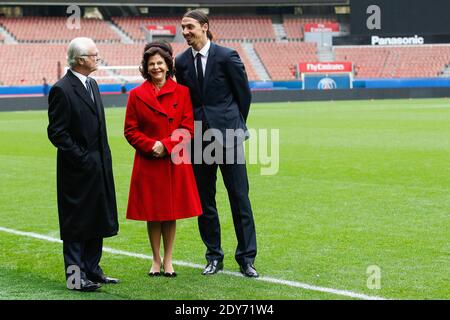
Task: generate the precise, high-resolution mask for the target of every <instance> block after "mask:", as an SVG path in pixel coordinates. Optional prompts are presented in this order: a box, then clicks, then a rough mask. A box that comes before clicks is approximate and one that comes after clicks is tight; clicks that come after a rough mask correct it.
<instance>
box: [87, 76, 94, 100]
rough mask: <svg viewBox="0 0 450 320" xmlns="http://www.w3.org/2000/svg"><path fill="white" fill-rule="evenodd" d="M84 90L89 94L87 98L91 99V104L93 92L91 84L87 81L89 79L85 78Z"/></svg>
mask: <svg viewBox="0 0 450 320" xmlns="http://www.w3.org/2000/svg"><path fill="white" fill-rule="evenodd" d="M86 90H87V92H88V93H89V96H90V97H91V99H92V102H95V100H94V92H93V91H92V87H91V83H90V81H89V78H86Z"/></svg>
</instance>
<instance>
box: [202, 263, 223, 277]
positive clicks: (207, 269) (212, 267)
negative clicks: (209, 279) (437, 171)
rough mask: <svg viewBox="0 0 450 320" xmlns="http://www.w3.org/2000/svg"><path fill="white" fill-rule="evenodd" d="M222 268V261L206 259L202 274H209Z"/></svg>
mask: <svg viewBox="0 0 450 320" xmlns="http://www.w3.org/2000/svg"><path fill="white" fill-rule="evenodd" d="M220 270H223V262H222V261H219V260H211V261H208V264H207V265H206V267H205V269H203V272H202V275H204V276H205V275H211V274H215V273H217V272H218V271H220Z"/></svg>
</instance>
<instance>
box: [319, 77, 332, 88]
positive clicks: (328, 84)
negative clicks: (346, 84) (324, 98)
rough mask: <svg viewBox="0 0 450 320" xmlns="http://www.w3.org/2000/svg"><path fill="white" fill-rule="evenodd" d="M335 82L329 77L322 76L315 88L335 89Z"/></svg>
mask: <svg viewBox="0 0 450 320" xmlns="http://www.w3.org/2000/svg"><path fill="white" fill-rule="evenodd" d="M336 88H337V84H336V81H334V80H333V79H331V78H323V79H322V80H320V82H319V84H318V85H317V89H320V90H329V89H336Z"/></svg>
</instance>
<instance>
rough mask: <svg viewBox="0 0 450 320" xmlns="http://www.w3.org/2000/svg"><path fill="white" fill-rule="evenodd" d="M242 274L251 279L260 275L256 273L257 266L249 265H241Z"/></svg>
mask: <svg viewBox="0 0 450 320" xmlns="http://www.w3.org/2000/svg"><path fill="white" fill-rule="evenodd" d="M241 273H242V274H243V275H244V276H246V277H249V278H258V277H259V274H258V272H256V269H255V266H254V265H252V264H250V263H248V264H244V265H241Z"/></svg>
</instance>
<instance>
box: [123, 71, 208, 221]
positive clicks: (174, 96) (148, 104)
mask: <svg viewBox="0 0 450 320" xmlns="http://www.w3.org/2000/svg"><path fill="white" fill-rule="evenodd" d="M180 128H182V129H185V130H187V131H185V133H187V132H189V134H190V137H191V138H192V137H193V134H194V118H193V111H192V104H191V98H190V95H189V89H188V88H187V87H185V86H182V85H179V84H177V83H176V82H174V81H173V80H171V79H168V80H167V82H166V83H165V85H164V86H163V87H162V88H161V90H160V91H159V92H158V93H155V91H154V87H153V85H152V84H151V83H150V82H149V81H145V82H144V83H143V84H142V85H140V86H139V87H137V88H135V89H133V90H131V92H130V96H129V98H128V103H127V110H126V116H125V137H126V139H127V140H128V142H129V143H130V144H131V145H132V146H133V147H134V148H135V149H136V154H135V157H134V166H133V172H132V175H131V184H130V193H129V198H128V209H127V218H128V219H133V220H144V221H169V220H176V219H182V218H189V217H194V216H199V215H200V214H201V213H202V207H201V204H200V199H199V195H198V191H197V185H196V183H195V177H194V173H193V170H192V166H191V164H189V163H182V164H175V163H174V162H173V161H172V159H171V156H170V155H169V154H171V153H172V151H174V152H173V153H174V154H175V155H178V154H180V152H179V150H177V149H179V147H181V146H183V145H186V143H187V142H189V140H188V139H186V137H188V135H187V134H184V135H182V136H181V137H180V139H178V141H171V135H172V133H173V131H174V130H176V129H180ZM183 137H184V139H183ZM158 140H159V141H161V142H162V143H163V144H164V146H165V148H166V150H167V152H168V155H166V156H164V157H163V158H155V157H153V156H152V147H153V145H154V144H155V142H156V141H158ZM178 144H180V145H179V146H177V145H178ZM175 146H177V148H176V149H175V150H173V149H174V147H175ZM182 155H183V154H182V153H181V155H180V156H182ZM184 156H187V155H186V154H185V155H184ZM177 159H180V157H178V158H177Z"/></svg>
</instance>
